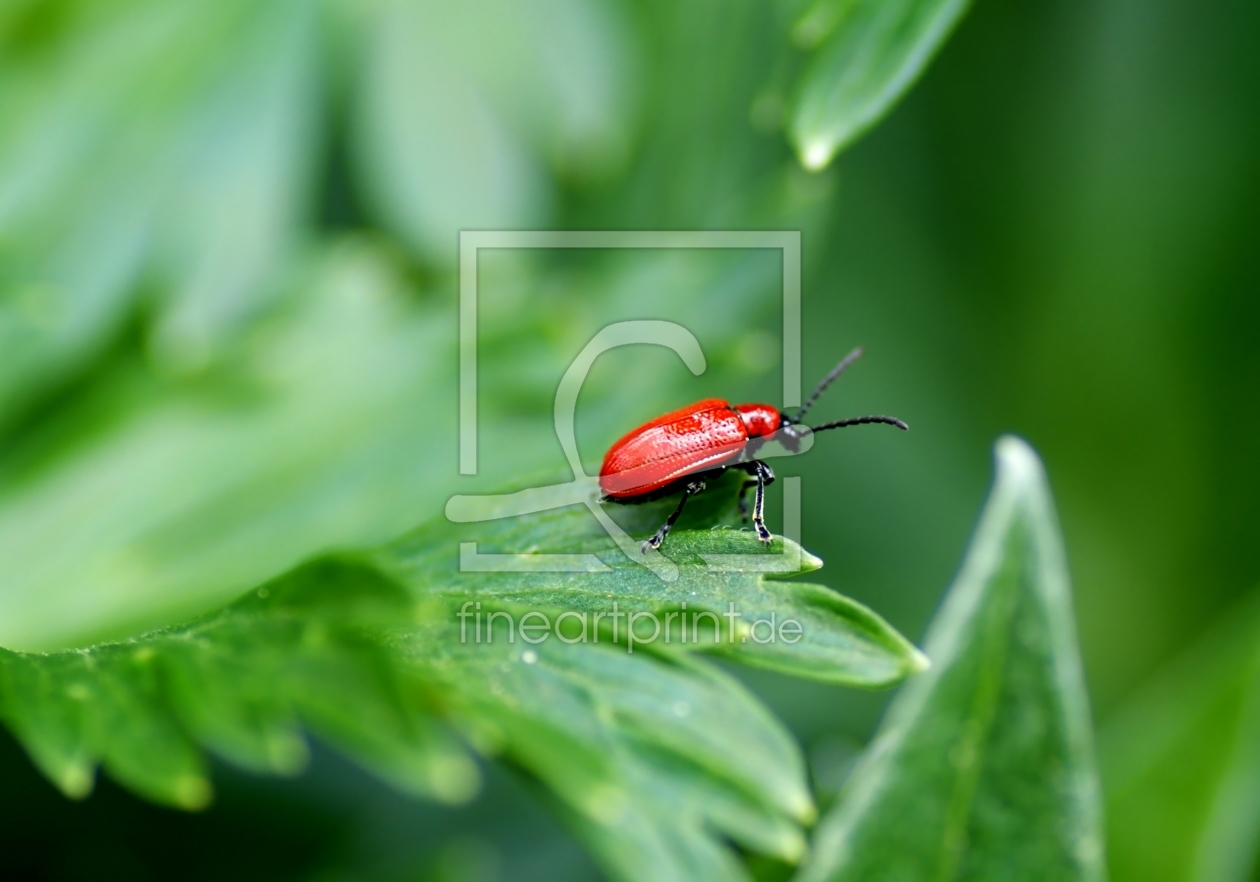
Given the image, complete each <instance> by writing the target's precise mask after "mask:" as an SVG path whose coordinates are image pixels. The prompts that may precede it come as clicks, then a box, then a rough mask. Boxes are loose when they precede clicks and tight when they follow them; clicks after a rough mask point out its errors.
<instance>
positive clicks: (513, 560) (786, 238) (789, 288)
mask: <svg viewBox="0 0 1260 882" xmlns="http://www.w3.org/2000/svg"><path fill="white" fill-rule="evenodd" d="M483 248H513V249H527V248H534V249H544V248H604V249H612V248H631V249H633V248H638V249H675V248H688V249H691V248H703V249H738V250H749V249H761V250H775V249H777V250H779V251H781V252H782V260H783V264H782V265H783V348H782V350H781V351H782V353H783V403H782V405H781V406H782V407H783V408H784V409H787V408H793V407H799V406H800V403H801V233H800V231H799V230H461V231H460V233H459V473H460V474H461V475H475V474H477V257H478V252H479V251H480V250H481V249H483ZM783 509H784V511H783V535H784V536H785V537H786V538H788V539H790V540H792V541H793V542H795V543H797V544H798V545H799V543H800V532H801V492H800V478H796V477H788V478H785V479H784V493H783ZM755 556H756V557H763V555H755ZM775 556H776V557H779V556H783V557H788V558H794V559H795V558H799V554H788V553H787V549H785V551H784V554H783V555H775ZM574 557H581V558H586V557H589V555H578V556H574V555H546V554H478V552H477V545H476V543H475V542H465V543H461V544H460V569H461V570H468V571H503V570H535V569H539V568H540V567H539V565H540V564H544V563H545V559H547V558H553V559H554V563H555V564H556V565H559V567H560V569H561V571H568V572H573V571H579V572H580V571H586V572H591V571H606V570H607V567H606V566H605V565H603V564H602V563H600V562H599V561H598V559H596V560H595V561H590V562H586V563H585V564H583V563H582V562H581V561H576V560H570V558H574ZM702 557H703V558H704V560H705V562H706V564H708V565H709V566H710V567H712V568H713V569H715V570H729V569H738V568H741V562H746V559H747V558H748V555H745V554H713V555H702ZM561 559H563V561H562V560H561ZM596 563H598V564H599V566H598V567H595V566H594V564H596ZM784 563H785V564H787V568H788V569H790V570H793V571H795V570H796V569H798V568H799V564H800V561H799V560H798V559H797V560H785V561H784ZM544 568H545V567H544ZM774 569H775V570H779V569H781V568H780V567H775V568H774Z"/></svg>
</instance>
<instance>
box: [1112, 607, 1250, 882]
mask: <svg viewBox="0 0 1260 882" xmlns="http://www.w3.org/2000/svg"><path fill="white" fill-rule="evenodd" d="M1257 637H1260V598H1258V597H1257V596H1255V595H1253V596H1252V597H1251V598H1249V599H1248V600H1247V601H1245V602H1244V603H1242V604H1241V605H1240V606H1239V607H1237V608H1235V609H1233V610H1231V611H1230V612H1229V613H1228V614H1227V615H1226V616H1225V617H1224V618H1223V620H1222V621H1221V622H1220V623H1219V624H1218V625H1216V626H1215V627H1213V628H1210V629H1209V630H1208V632H1207V633H1206V634H1204V635H1203V636H1202V637H1201V638H1199V639H1198V640H1197V641H1196V642H1195V644H1194V645H1193V646H1191V647H1190V649H1189V650H1187V651H1186V652H1185V653H1184V654H1183V655H1182V656H1181V657H1180V658H1178V659H1176V660H1175V661H1174V662H1173V663H1172V664H1170V665H1168V666H1167V667H1166V668H1165V669H1164V670H1162V671H1161V672H1159V673H1158V674H1157V675H1156V676H1155V677H1154V678H1153V679H1152V681H1151V682H1150V683H1147V684H1146V685H1145V686H1143V687H1142V688H1140V689H1138V690H1137V691H1136V692H1135V693H1134V694H1133V695H1132V696H1131V697H1130V698H1129V699H1128V700H1126V702H1125V703H1124V704H1123V705H1122V706H1121V707H1120V708H1119V709H1118V710H1117V711H1116V712H1114V713H1113V714H1112V715H1111V716H1110V717H1109V718H1108V719H1107V720H1106V722H1105V724H1104V725H1103V726H1102V727H1101V728H1100V731H1099V740H1098V746H1099V760H1100V763H1101V766H1102V771H1103V783H1104V785H1105V789H1106V795H1107V833H1108V836H1107V841H1108V852H1109V858H1110V865H1111V869H1112V877H1113V878H1114V879H1116V880H1119V882H1124V880H1142V882H1159V880H1193V882H1243V880H1247V879H1251V878H1253V875H1254V863H1255V855H1256V846H1257V843H1258V842H1260V798H1258V797H1257V794H1260V786H1258V785H1260V650H1258V649H1257V647H1258V646H1260V641H1258V640H1257Z"/></svg>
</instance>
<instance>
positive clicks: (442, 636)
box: [0, 482, 922, 880]
mask: <svg viewBox="0 0 1260 882" xmlns="http://www.w3.org/2000/svg"><path fill="white" fill-rule="evenodd" d="M734 492H735V486H734V485H733V484H732V483H730V482H726V483H723V484H721V485H720V486H719V488H716V489H715V490H714V491H712V493H713V496H712V497H711V498H713V499H716V500H720V504H716V505H715V504H710V506H709V507H708V514H707V515H705V517H707V519H708V520H710V521H712V519H713V517H714V516H715V515H716V514H717V513H719V512H729V509H730V503H731V501H732V500H733V495H734ZM662 514H663V512H662V508H661V506H660V505H652V506H645V507H643V508H642V509H636V510H633V511H632V512H630V516H631V517H630V521H631V524H630V526H632V527H636V528H637V527H640V526H641V525H642V524H645V523H648V522H649V521H650V522H655V519H659V517H660V516H662ZM703 525H704V524H703V521H702V522H701V524H699V525H697V524H695V523H694V522H693V524H692V529H691V530H688V531H681V532H678V533H676V534H675V535H673V536H671V537H670V545H669V546H668V551H669V552H670V554H671V556H672V557H673V559H674V560H675V562H676V563H677V564H678V565H679V567H680V577H679V578H678V579H677V580H676V581H675V582H671V583H664V582H661V581H659V580H657V579H656V577H655V576H653V575H652V574H651V573H648V572H647V571H646V570H643V569H642V568H640V567H638V566H637V565H635V564H633V563H631V562H629V561H628V560H625V559H624V558H623V557H622V556H621V555H620V553H619V552H618V551H616V549H615V546H613V545H612V544H611V540H609V539H608V538H607V536H606V535H604V534H602V531H601V530H600V528H599V526H598V524H597V523H595V522H594V520H593V519H592V518H590V516H589V514H587V513H586V511H585V509H568V510H563V511H560V512H558V513H554V514H542V515H533V516H528V517H524V518H519V519H516V520H514V521H512V522H507V521H495V522H491V523H490V524H487V525H478V526H479V530H478V532H477V534H476V535H478V537H479V540H480V541H481V542H483V543H485V544H486V545H487V546H489V547H491V548H493V547H494V546H496V545H498V544H500V543H502V544H504V545H506V546H508V547H515V548H543V549H546V550H548V551H553V550H554V551H564V552H575V551H580V552H585V553H596V554H598V555H600V556H601V557H602V558H603V559H605V560H606V562H607V563H608V564H609V565H610V566H611V570H610V571H609V572H607V573H603V574H583V576H582V578H581V580H580V581H579V580H577V579H575V578H574V577H571V576H565V575H564V574H546V573H519V574H517V573H493V574H478V573H461V572H460V564H459V544H460V539H461V538H462V537H461V528H459V527H457V526H456V525H452V524H450V523H447V522H444V521H443V522H438V523H434V524H431V525H429V526H427V527H424V528H422V529H420V530H418V531H417V532H416V533H414V534H412V535H411V536H409V537H407V538H405V539H403V540H401V541H399V542H397V543H394V544H391V545H388V546H386V547H384V548H381V549H377V550H374V551H370V552H364V553H359V554H351V553H343V554H339V555H336V556H333V557H327V558H323V559H320V560H317V561H314V562H312V563H309V564H306V565H304V566H301V567H299V568H297V569H296V570H294V571H292V572H290V573H288V574H287V575H285V576H282V577H280V578H278V579H276V580H274V581H271V582H268V583H266V584H264V585H262V586H261V587H259V588H257V589H256V590H254V591H252V592H251V593H250V594H248V595H246V596H245V597H244V598H242V599H241V600H239V601H237V602H235V603H233V604H232V605H230V606H228V607H227V608H225V609H223V610H221V611H219V612H215V613H211V614H208V615H205V616H202V617H200V618H198V619H195V620H193V621H191V622H189V623H187V624H184V625H179V626H175V627H172V628H166V629H162V630H159V631H154V632H151V633H148V634H145V635H142V636H140V637H136V638H133V639H130V640H127V641H124V642H119V643H107V644H102V645H98V646H93V647H88V648H84V649H78V650H66V651H61V652H54V653H50V654H34V653H16V652H10V651H4V652H3V654H2V655H0V661H2V664H0V710H2V712H3V716H4V719H5V721H6V722H7V724H8V725H9V727H10V728H11V729H12V731H13V732H14V733H15V734H16V735H17V737H18V738H19V740H20V741H21V742H22V743H23V744H24V745H25V746H26V748H27V750H28V751H29V753H30V755H31V757H32V758H33V759H34V761H35V762H36V764H37V765H38V766H39V767H40V768H41V769H42V770H43V771H44V773H45V774H46V775H48V777H49V778H51V779H52V780H53V781H54V782H56V783H57V784H58V786H59V787H61V788H62V790H63V791H64V792H65V793H66V794H67V795H70V796H75V797H81V796H83V795H85V794H86V793H87V792H88V791H89V790H90V788H91V785H92V779H93V774H94V767H95V765H96V764H97V763H98V762H99V763H100V764H101V765H102V766H103V767H104V769H105V770H106V771H107V772H108V773H109V774H110V775H111V776H113V777H114V778H116V779H117V780H118V781H120V782H121V783H123V784H125V785H126V786H128V787H129V788H131V789H132V790H134V791H135V792H137V793H139V794H141V795H143V796H146V797H148V798H150V799H154V800H158V801H161V802H165V803H168V804H171V805H175V806H179V807H182V808H200V807H202V806H203V805H204V804H205V803H206V801H207V800H208V799H209V795H210V785H209V782H208V780H207V777H206V771H205V761H204V759H203V758H202V756H201V754H200V751H199V749H198V748H199V747H204V748H208V749H210V750H213V751H214V752H215V753H217V754H218V755H220V756H221V757H223V758H225V759H228V760H230V761H232V762H234V763H237V764H239V765H241V766H244V767H245V768H249V769H254V770H258V771H265V772H272V773H277V774H292V773H294V772H295V771H297V770H298V769H300V768H301V767H302V765H303V761H304V758H305V753H306V750H305V743H304V740H303V738H302V735H301V727H302V726H305V727H307V728H309V729H310V730H311V731H313V732H314V733H316V734H317V735H318V736H319V737H321V738H323V739H325V740H326V741H328V742H330V743H332V744H334V745H336V746H338V747H340V748H341V749H342V750H344V751H345V752H346V753H348V754H349V755H351V756H352V757H354V758H355V759H356V760H358V761H359V762H360V763H361V764H362V765H363V766H364V767H366V768H368V769H370V770H371V771H373V772H374V773H376V774H377V775H378V776H380V777H381V778H382V779H384V780H386V781H388V782H389V783H390V784H392V785H394V786H396V787H398V788H400V789H402V790H404V791H405V792H408V793H414V794H417V795H422V796H427V797H431V798H434V799H438V800H442V801H446V802H460V801H463V800H466V799H468V798H469V797H470V796H471V795H472V794H473V792H474V791H475V788H476V781H477V777H478V773H477V769H476V765H475V764H474V763H473V761H472V760H471V759H470V758H469V757H468V755H467V754H466V753H465V751H464V749H463V748H461V747H460V746H459V743H458V741H457V740H456V739H455V738H454V737H453V735H452V734H451V733H452V731H458V732H460V733H462V734H463V735H464V736H465V738H466V740H467V742H468V743H469V744H470V745H472V746H473V747H474V748H475V749H476V750H478V751H480V752H481V753H484V754H486V755H490V756H501V757H503V758H504V759H506V760H508V761H510V762H511V763H513V764H514V765H517V766H519V767H521V768H523V769H525V770H526V771H528V772H529V773H530V774H531V775H533V776H535V777H537V778H538V779H539V780H540V781H542V782H543V783H544V784H545V785H546V786H547V787H548V789H549V791H550V793H551V795H552V797H553V798H554V799H555V801H556V802H557V803H558V804H559V805H560V806H561V808H562V813H563V814H564V816H565V817H567V818H568V819H569V820H570V822H571V824H572V825H573V826H574V828H575V829H576V830H577V832H578V833H579V835H581V836H582V837H583V838H584V839H585V840H586V841H587V842H588V843H589V844H590V846H591V848H592V849H593V850H594V852H595V853H596V854H597V855H599V856H600V857H601V859H602V860H603V862H604V865H605V867H606V868H607V870H608V871H609V873H610V874H612V875H613V876H615V877H617V878H623V879H642V880H662V879H677V880H689V879H714V880H724V879H733V878H740V876H741V875H742V870H741V869H740V865H739V863H738V861H737V860H736V858H735V856H734V854H733V853H732V852H731V851H730V850H729V849H727V848H726V847H725V846H723V845H722V843H721V839H722V838H729V839H731V840H732V841H734V842H736V843H738V844H740V845H741V846H743V847H745V848H748V849H751V850H753V851H758V852H761V853H764V854H767V855H771V856H774V857H776V858H779V859H781V860H786V861H795V860H797V859H798V858H799V857H800V856H801V855H802V854H803V852H804V848H805V842H804V838H803V834H802V831H801V825H802V824H804V823H808V822H810V821H811V820H812V819H813V811H814V809H813V801H812V798H811V796H810V793H809V791H808V789H807V787H806V784H805V779H804V767H803V763H802V761H801V758H800V756H799V753H798V751H797V748H796V746H795V744H794V743H793V741H792V740H791V738H790V737H789V736H788V734H787V733H786V732H785V731H784V730H783V729H782V728H781V726H780V725H779V724H778V723H777V722H776V721H775V720H774V719H773V718H772V717H771V716H770V715H769V714H768V713H767V711H766V710H765V709H764V708H763V707H761V706H760V705H759V704H758V703H757V702H756V701H755V700H754V699H752V698H751V696H749V695H748V694H747V693H746V692H745V691H744V690H743V689H742V688H741V687H740V686H739V685H738V684H737V683H736V681H735V680H733V679H732V678H730V677H729V676H728V675H726V674H723V673H721V672H720V671H719V670H717V669H716V668H714V667H713V666H712V665H711V664H708V663H705V662H704V661H702V660H701V659H700V658H699V657H697V656H695V655H694V653H695V652H696V651H700V652H704V653H719V654H725V655H730V656H731V657H733V658H735V659H738V660H743V661H747V662H750V663H753V664H762V665H765V666H768V667H772V668H776V669H779V670H787V671H791V672H794V673H797V674H805V675H809V676H814V677H818V678H822V679H827V680H835V681H839V682H845V683H851V684H858V685H868V686H883V685H890V684H892V683H895V682H897V681H898V680H900V679H901V678H902V677H904V676H905V675H907V674H908V673H911V672H912V671H914V670H916V669H917V668H919V667H921V666H922V660H921V656H920V655H919V654H918V653H917V652H916V651H915V649H914V648H913V647H912V646H911V645H910V644H909V643H907V642H906V641H905V640H904V639H903V638H901V637H900V635H898V634H897V633H896V632H895V631H893V630H892V629H891V628H890V627H889V626H887V625H886V624H885V623H884V622H883V621H882V620H881V619H879V618H878V617H877V616H875V615H874V614H873V613H871V612H869V611H868V610H866V609H864V608H863V607H861V606H860V605H859V604H856V603H854V602H852V601H849V600H846V599H845V598H843V597H840V596H839V595H835V594H833V593H832V592H830V591H829V589H825V588H822V587H821V586H814V585H809V584H806V583H799V582H782V581H767V580H764V579H763V578H762V577H760V576H757V575H755V574H749V573H740V572H727V573H720V574H712V573H708V572H706V568H705V567H704V564H703V562H702V561H701V560H700V559H699V557H698V555H699V553H700V552H701V551H703V552H705V553H728V554H730V553H751V554H754V555H756V554H762V553H764V552H762V551H761V550H760V546H759V543H757V542H756V540H755V539H754V537H753V535H752V533H751V532H749V531H733V530H704V529H695V527H696V526H703ZM464 529H465V530H466V529H467V528H464ZM517 543H523V544H517ZM777 544H778V546H779V548H778V552H779V553H781V552H782V550H783V549H782V541H780V542H779V543H777ZM618 558H620V561H619V560H618ZM802 560H803V561H804V562H805V565H806V567H807V568H813V567H815V566H817V561H816V560H813V559H812V558H810V557H809V556H808V555H804V554H803V553H802ZM788 575H792V574H791V573H788ZM613 601H619V602H620V605H621V609H623V610H624V611H626V612H630V611H635V610H648V611H653V612H656V613H659V614H662V615H664V614H665V613H667V612H669V611H671V610H677V609H678V608H680V606H681V605H682V604H683V603H684V602H685V603H686V605H687V607H688V608H689V609H690V610H692V611H700V610H706V609H707V610H712V611H714V612H715V613H718V614H722V613H725V612H727V610H728V606H727V604H728V603H733V604H735V607H736V608H737V609H738V610H739V611H740V613H741V615H744V616H749V617H751V616H758V615H760V614H762V613H765V614H767V615H768V614H769V613H770V612H771V611H775V612H777V614H778V616H779V617H780V621H781V620H782V619H784V618H789V617H792V616H797V617H799V618H800V620H801V622H802V624H803V626H804V635H803V639H802V640H801V641H800V642H799V643H790V644H789V643H778V644H776V645H774V646H762V645H760V644H758V643H757V642H756V641H753V640H749V636H748V630H747V627H746V625H744V624H743V623H740V625H739V626H738V627H737V628H736V629H735V630H733V631H732V630H730V629H727V630H724V631H723V632H722V634H721V635H720V637H721V639H720V640H719V642H717V643H714V642H713V639H712V637H710V638H709V639H708V640H707V641H702V642H698V643H697V642H696V641H695V640H694V639H693V640H692V641H691V642H686V643H680V642H673V643H664V642H661V641H659V640H658V641H657V642H656V643H652V644H644V643H639V644H637V645H636V646H634V647H633V648H634V649H635V651H634V652H633V653H632V652H630V651H629V650H630V648H631V647H629V646H627V645H626V643H627V639H626V635H625V633H624V631H623V632H622V633H621V636H620V641H621V642H620V643H614V642H613V640H614V639H615V638H616V636H617V635H616V634H613V633H609V632H608V629H607V626H605V627H604V628H603V629H601V630H602V634H601V635H600V636H602V641H601V640H599V639H597V637H596V633H595V632H594V631H592V633H591V634H590V638H589V640H587V641H579V642H568V641H562V640H560V639H558V637H553V638H552V639H549V640H546V641H544V642H543V643H541V644H538V645H533V644H531V643H527V642H525V640H524V639H523V637H521V638H520V639H517V638H516V637H515V635H513V637H512V638H510V639H509V636H508V634H507V633H505V632H504V631H503V630H502V628H503V626H502V621H500V623H499V632H498V635H497V639H491V635H490V634H489V631H488V629H487V639H486V640H485V641H482V640H480V639H479V638H480V636H481V626H480V620H477V622H476V624H475V625H474V624H472V623H469V622H464V623H461V622H460V621H459V620H458V619H457V616H456V612H457V610H458V609H460V608H461V606H463V605H465V604H468V605H469V606H470V607H471V605H472V604H479V607H478V608H479V609H480V610H481V614H482V615H485V614H487V613H488V612H489V611H490V610H492V609H499V610H504V611H516V612H518V613H519V612H522V611H525V610H548V611H551V612H552V613H553V615H554V614H555V613H557V612H560V611H565V610H568V611H584V610H590V611H595V610H599V609H604V610H608V609H610V608H611V604H612V602H613ZM583 634H584V635H585V634H586V630H585V626H583ZM677 639H678V635H677V632H675V633H674V640H675V641H677Z"/></svg>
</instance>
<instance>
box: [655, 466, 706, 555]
mask: <svg viewBox="0 0 1260 882" xmlns="http://www.w3.org/2000/svg"><path fill="white" fill-rule="evenodd" d="M703 489H704V481H690V482H688V484H687V486H686V487H684V488H683V494H682V499H680V500H678V507H677V508H676V509H674V512H673V514H671V515H670V516H669V517H668V518H666V519H665V523H663V524H661V528H660V529H659V530H657V531H656V533H654V534H653V536H652V538H651V539H649V540H647V541H646V542H644V543H643V544H642V545H641V546H639V551H640V552H642V553H643V554H647V551H648V549H649V548H660V547H661V544H662V543H663V542H664V541H665V537H666V536H668V535H669V530H670V527H672V526H674V522H675V521H677V520H678V516H679V515H680V514H682V510H683V506H684V505H686V504H687V500H688V499H690V498H691V497H693V496H695V495H696V494H697V493H699V492H700V491H701V490H703Z"/></svg>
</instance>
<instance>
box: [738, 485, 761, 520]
mask: <svg viewBox="0 0 1260 882" xmlns="http://www.w3.org/2000/svg"><path fill="white" fill-rule="evenodd" d="M756 486H757V482H756V481H755V480H753V479H752V478H745V479H744V483H742V484H740V485H739V497H738V498H739V517H740V519H741V520H742V521H743V522H744V523H745V524H746V523H748V491H749V490H751V489H752V488H753V487H756Z"/></svg>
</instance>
